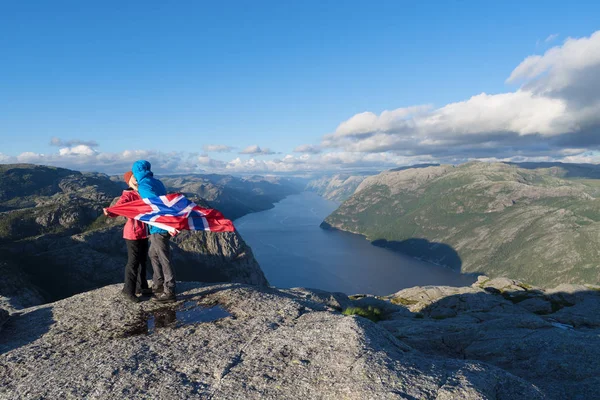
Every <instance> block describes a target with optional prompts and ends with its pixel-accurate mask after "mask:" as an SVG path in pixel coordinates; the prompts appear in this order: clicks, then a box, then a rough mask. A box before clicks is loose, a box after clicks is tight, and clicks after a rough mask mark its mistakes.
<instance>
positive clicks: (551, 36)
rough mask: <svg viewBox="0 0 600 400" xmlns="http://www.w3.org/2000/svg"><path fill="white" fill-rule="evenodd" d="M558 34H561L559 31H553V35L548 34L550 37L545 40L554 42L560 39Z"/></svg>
mask: <svg viewBox="0 0 600 400" xmlns="http://www.w3.org/2000/svg"><path fill="white" fill-rule="evenodd" d="M558 36H560V35H559V34H558V33H553V34H551V35H548V37H547V38H546V39H545V40H544V42H545V43H551V42H554V41H555V40H556V39H558Z"/></svg>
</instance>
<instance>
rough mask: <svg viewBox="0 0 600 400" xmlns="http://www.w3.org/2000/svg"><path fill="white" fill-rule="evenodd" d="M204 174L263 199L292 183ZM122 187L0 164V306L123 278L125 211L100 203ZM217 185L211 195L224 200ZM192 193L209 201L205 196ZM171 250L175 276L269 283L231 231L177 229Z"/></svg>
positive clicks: (97, 177) (92, 177) (94, 177)
mask: <svg viewBox="0 0 600 400" xmlns="http://www.w3.org/2000/svg"><path fill="white" fill-rule="evenodd" d="M229 178H231V179H233V180H234V182H229V180H228V179H229ZM178 179H180V180H181V181H186V179H187V178H184V177H179V178H178ZM194 179H195V178H194V177H192V178H190V180H192V181H194ZM210 179H212V180H213V181H215V182H217V183H218V184H220V185H221V189H223V188H225V189H223V190H225V191H227V190H228V193H229V194H231V193H232V190H233V189H231V188H228V187H227V185H228V184H229V185H233V186H235V185H238V186H239V185H241V187H240V188H239V190H238V191H237V192H235V193H237V196H238V198H239V200H238V201H242V199H243V198H244V192H243V190H248V191H249V192H252V191H253V190H254V189H256V190H257V191H258V192H259V193H254V192H252V193H254V194H253V195H248V197H251V198H254V199H256V198H258V197H260V199H261V201H262V202H263V203H264V202H265V201H267V200H269V199H271V200H272V197H269V196H275V195H278V196H283V195H284V193H287V192H286V191H290V190H292V189H291V186H290V185H291V183H285V182H284V183H281V182H271V181H270V180H268V179H267V180H265V179H263V180H261V179H259V178H258V177H254V178H252V179H247V180H240V179H237V180H236V178H233V177H223V176H217V175H212V176H210ZM238 181H240V182H242V183H243V185H242V183H239V182H238ZM236 182H237V183H236ZM217 183H215V184H217ZM244 185H245V186H244ZM122 187H123V184H122V183H121V182H118V181H113V180H111V179H110V178H109V177H108V176H106V175H103V174H95V173H80V172H78V171H71V170H67V169H61V168H53V167H44V166H36V165H26V164H18V165H2V166H0V272H3V274H2V275H3V277H2V282H1V283H0V306H2V307H4V308H6V309H7V310H16V309H21V308H24V307H30V306H32V305H35V304H41V303H44V302H48V301H55V300H58V299H62V298H65V297H69V296H71V295H73V294H76V293H80V292H82V291H86V290H90V289H95V288H98V287H102V286H105V285H108V284H112V283H117V282H122V280H123V268H124V264H125V262H126V254H127V251H126V248H125V242H124V240H123V239H122V225H123V224H124V222H125V219H124V218H116V219H107V218H106V217H104V216H103V215H102V208H103V207H106V206H107V205H109V204H110V203H111V202H114V201H115V200H116V198H117V196H119V195H120V194H121V190H122ZM220 193H221V192H218V193H216V194H214V195H215V197H214V199H213V200H215V201H219V200H225V199H221V197H220ZM263 195H264V196H263ZM261 196H262V197H261ZM194 200H195V201H196V202H197V203H198V204H202V205H204V206H208V204H207V202H206V201H205V199H202V198H199V197H197V196H196V198H194ZM249 203H252V201H249ZM268 204H269V206H272V203H268ZM3 210H4V211H3ZM173 253H174V254H173V256H174V262H175V269H176V273H177V274H178V278H179V279H180V280H193V281H199V280H201V281H203V282H240V283H247V284H256V285H267V284H268V283H267V280H266V279H265V276H264V274H263V273H262V271H261V269H260V266H259V265H258V263H257V261H256V260H255V258H254V256H253V254H252V250H251V249H250V247H249V246H247V245H246V244H245V242H244V241H243V239H242V238H241V237H240V236H239V234H237V233H210V232H196V233H193V234H191V233H183V234H181V235H180V236H178V237H177V238H175V239H174V240H173ZM148 268H149V271H151V269H152V268H151V266H150V265H149V266H148Z"/></svg>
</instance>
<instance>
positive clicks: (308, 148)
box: [294, 144, 322, 154]
mask: <svg viewBox="0 0 600 400" xmlns="http://www.w3.org/2000/svg"><path fill="white" fill-rule="evenodd" d="M321 151H322V150H321V148H320V147H319V146H315V145H312V144H302V145H300V146H297V147H296V148H295V149H294V153H306V154H319V153H321Z"/></svg>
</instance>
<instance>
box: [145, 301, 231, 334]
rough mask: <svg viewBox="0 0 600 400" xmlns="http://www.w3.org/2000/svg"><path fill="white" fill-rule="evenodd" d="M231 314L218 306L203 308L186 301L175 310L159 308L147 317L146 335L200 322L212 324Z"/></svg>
mask: <svg viewBox="0 0 600 400" xmlns="http://www.w3.org/2000/svg"><path fill="white" fill-rule="evenodd" d="M230 316H231V314H230V313H229V312H228V311H227V310H226V309H225V308H223V307H221V306H220V305H216V306H213V307H203V306H200V305H198V304H197V303H196V302H193V301H188V302H185V303H183V304H182V305H181V306H179V307H177V308H171V307H169V308H161V309H158V310H155V311H152V312H151V313H150V314H148V315H147V317H146V318H147V320H146V326H147V332H148V334H152V333H154V332H155V331H156V330H157V329H161V328H179V327H181V326H185V325H191V324H196V323H201V322H212V321H217V320H219V319H223V318H227V317H230Z"/></svg>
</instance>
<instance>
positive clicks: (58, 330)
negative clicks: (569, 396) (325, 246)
mask: <svg viewBox="0 0 600 400" xmlns="http://www.w3.org/2000/svg"><path fill="white" fill-rule="evenodd" d="M179 289H180V290H181V293H180V294H179V296H180V298H181V300H180V302H179V303H177V304H174V305H172V306H161V305H157V304H155V303H152V302H149V301H148V302H143V303H141V304H138V305H132V304H130V303H126V302H125V301H124V300H122V299H121V297H119V295H118V291H119V290H120V288H119V287H118V286H109V287H105V288H102V289H99V290H95V291H92V292H88V293H83V294H79V295H76V296H74V297H72V298H69V299H65V300H62V301H59V302H57V303H53V304H48V305H44V306H39V307H34V308H30V309H27V310H24V311H23V312H22V313H21V314H19V315H13V316H11V318H10V319H9V321H8V322H7V323H5V325H4V328H3V329H2V330H1V331H0V353H2V354H1V355H0V378H1V380H2V383H3V384H2V386H1V387H0V397H2V398H60V397H73V398H89V399H100V398H101V399H109V398H132V399H133V398H161V399H180V398H201V399H307V398H322V399H343V398H345V399H366V398H371V399H438V400H440V399H527V400H531V399H542V398H545V395H544V393H542V392H541V391H540V390H539V389H538V388H536V387H535V386H534V385H532V384H531V383H529V382H527V381H525V380H523V379H521V378H518V377H516V376H514V375H512V374H510V373H508V372H505V371H503V370H502V369H500V368H497V367H494V366H491V365H489V364H486V363H483V362H479V361H472V360H459V359H456V358H452V357H446V356H443V355H432V354H426V353H424V352H422V351H419V350H417V349H415V348H413V347H411V346H409V345H407V341H405V340H404V339H398V338H395V337H394V336H393V335H392V334H390V333H389V332H388V330H387V329H385V328H384V327H383V326H381V323H380V324H379V325H378V324H375V323H374V322H371V321H369V320H367V319H365V318H362V317H357V316H345V315H343V314H341V313H340V312H339V310H342V309H343V308H346V307H347V306H348V304H352V303H353V302H351V301H350V300H349V299H348V298H347V297H345V296H344V295H341V294H333V293H326V292H321V291H313V290H306V289H295V290H276V289H266V288H263V289H260V288H257V287H251V286H244V285H239V284H225V285H217V286H205V285H202V284H197V283H181V284H180V285H179ZM388 304H389V303H388ZM391 307H392V308H394V309H398V310H400V309H402V307H401V306H396V305H391ZM405 311H406V312H408V313H410V312H409V311H407V310H405ZM412 321H416V322H415V324H417V323H419V321H418V319H416V318H412Z"/></svg>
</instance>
